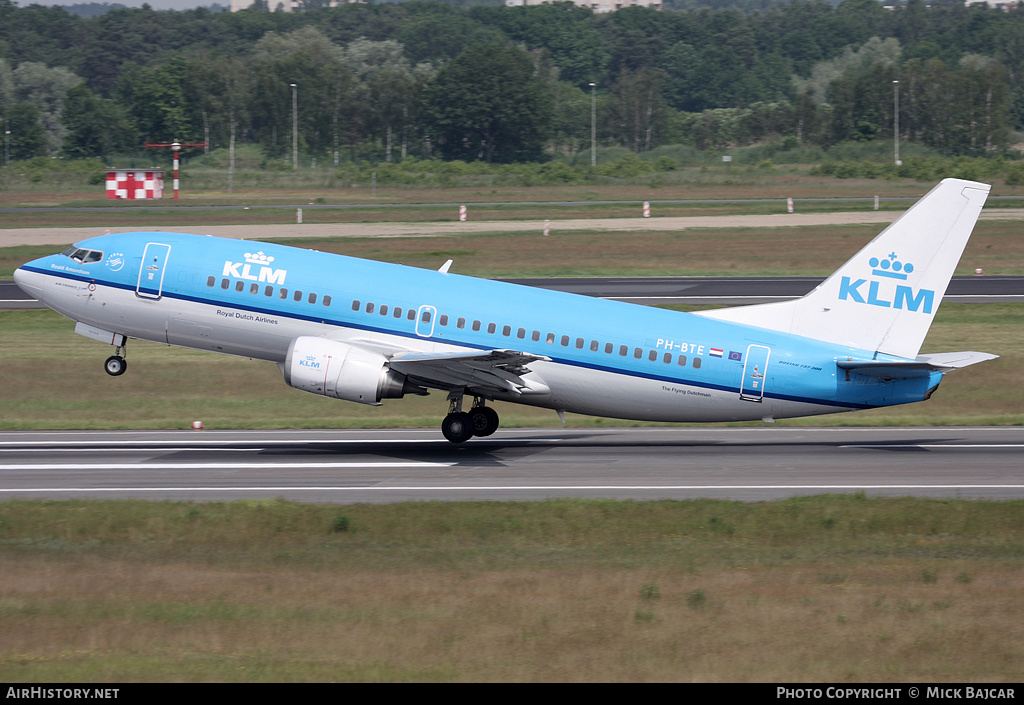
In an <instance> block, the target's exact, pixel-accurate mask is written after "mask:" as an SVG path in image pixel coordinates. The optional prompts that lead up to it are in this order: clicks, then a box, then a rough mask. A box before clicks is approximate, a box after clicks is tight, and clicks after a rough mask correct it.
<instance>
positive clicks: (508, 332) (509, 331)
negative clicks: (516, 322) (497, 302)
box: [501, 326, 512, 338]
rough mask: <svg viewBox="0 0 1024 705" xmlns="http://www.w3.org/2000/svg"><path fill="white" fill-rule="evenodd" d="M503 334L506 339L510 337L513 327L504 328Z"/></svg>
mask: <svg viewBox="0 0 1024 705" xmlns="http://www.w3.org/2000/svg"><path fill="white" fill-rule="evenodd" d="M501 334H502V335H503V336H505V337H506V338H507V337H508V336H510V335H512V326H504V327H503V328H502V329H501Z"/></svg>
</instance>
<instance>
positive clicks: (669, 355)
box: [663, 353, 672, 365]
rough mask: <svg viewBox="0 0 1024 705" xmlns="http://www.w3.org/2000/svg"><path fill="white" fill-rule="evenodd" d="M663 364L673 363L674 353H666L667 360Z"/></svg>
mask: <svg viewBox="0 0 1024 705" xmlns="http://www.w3.org/2000/svg"><path fill="white" fill-rule="evenodd" d="M663 362H664V363H665V364H666V365H667V364H669V363H670V362H672V353H665V359H664V360H663Z"/></svg>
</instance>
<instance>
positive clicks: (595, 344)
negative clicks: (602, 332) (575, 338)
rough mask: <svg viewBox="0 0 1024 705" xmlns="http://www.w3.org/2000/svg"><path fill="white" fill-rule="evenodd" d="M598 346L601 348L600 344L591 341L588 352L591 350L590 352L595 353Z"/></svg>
mask: <svg viewBox="0 0 1024 705" xmlns="http://www.w3.org/2000/svg"><path fill="white" fill-rule="evenodd" d="M600 346H601V344H600V343H599V342H597V341H596V340H591V341H590V350H591V351H592V352H597V349H598V348H599V347H600Z"/></svg>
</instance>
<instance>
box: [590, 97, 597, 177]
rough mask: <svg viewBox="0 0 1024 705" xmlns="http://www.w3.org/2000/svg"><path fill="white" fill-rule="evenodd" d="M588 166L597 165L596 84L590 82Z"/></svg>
mask: <svg viewBox="0 0 1024 705" xmlns="http://www.w3.org/2000/svg"><path fill="white" fill-rule="evenodd" d="M590 166H597V84H596V83H591V84H590Z"/></svg>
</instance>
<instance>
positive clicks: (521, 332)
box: [516, 328, 526, 340]
mask: <svg viewBox="0 0 1024 705" xmlns="http://www.w3.org/2000/svg"><path fill="white" fill-rule="evenodd" d="M516 337H517V338H519V339H520V340H522V339H523V338H525V337H526V329H525V328H520V329H519V330H517V331H516Z"/></svg>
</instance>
